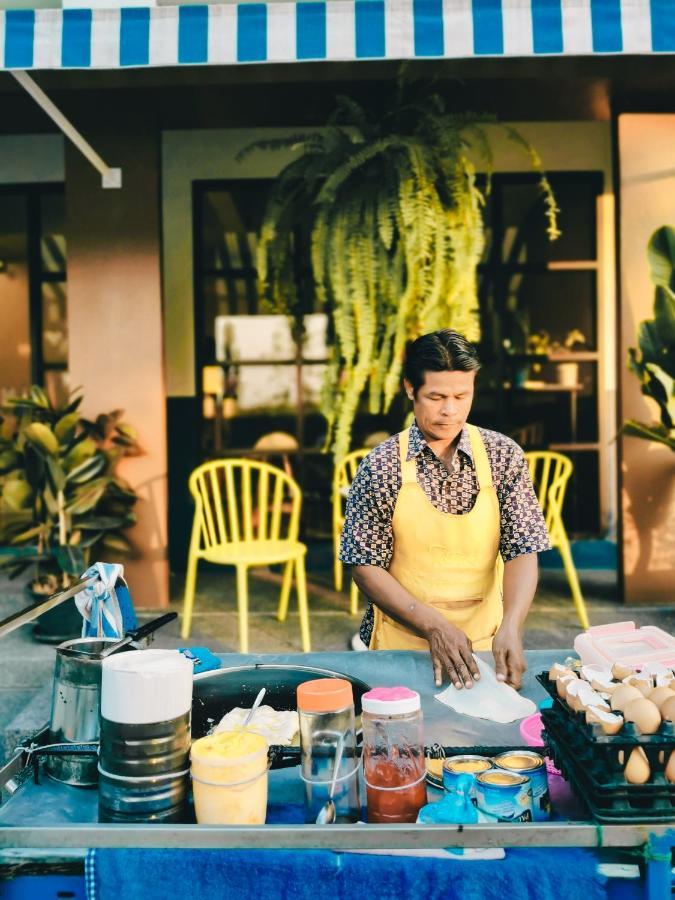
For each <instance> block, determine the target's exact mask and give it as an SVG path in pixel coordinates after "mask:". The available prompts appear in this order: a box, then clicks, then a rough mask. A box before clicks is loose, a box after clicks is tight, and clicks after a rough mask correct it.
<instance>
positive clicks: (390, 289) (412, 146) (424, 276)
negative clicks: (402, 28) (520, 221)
mask: <svg viewBox="0 0 675 900" xmlns="http://www.w3.org/2000/svg"><path fill="white" fill-rule="evenodd" d="M494 124H497V123H496V122H495V119H494V117H492V116H488V115H477V114H473V113H464V114H459V115H458V114H455V113H452V112H450V111H448V110H447V109H446V106H445V101H444V99H443V97H441V96H440V95H439V94H436V93H433V92H430V91H428V90H427V89H426V88H424V87H422V88H421V89H419V88H418V87H417V86H415V85H411V84H410V83H406V82H405V80H404V79H403V78H401V79H399V81H398V84H397V86H396V93H395V96H394V98H393V101H392V102H391V103H388V104H382V103H381V102H380V103H378V107H377V109H365V108H364V107H362V106H360V105H359V104H358V103H357V102H355V101H354V100H353V99H352V98H350V97H340V98H338V102H337V106H336V109H335V111H334V113H333V114H332V116H331V117H330V119H329V121H328V123H327V126H326V128H324V129H323V130H322V131H320V132H313V133H307V134H299V135H294V136H293V137H291V138H289V139H287V140H282V141H266V142H262V143H257V144H254V145H253V146H252V147H250V148H248V150H247V151H246V152H251V151H252V150H255V149H263V150H269V149H274V150H278V149H281V148H285V149H290V150H291V151H292V152H293V153H294V154H296V155H295V158H294V159H293V160H292V162H290V163H289V164H288V165H287V166H286V167H285V168H284V169H283V171H282V172H281V173H280V174H279V176H278V177H277V179H276V180H275V183H274V186H273V189H272V192H271V195H270V199H269V202H268V206H267V210H266V213H265V218H264V221H263V224H262V228H261V232H260V237H259V241H258V246H257V261H256V266H257V271H258V276H259V280H260V294H261V297H262V298H264V299H265V300H266V301H267V302H268V304H269V305H270V306H271V309H272V310H273V311H276V312H283V313H288V314H292V315H294V316H296V317H298V316H300V315H301V313H302V302H301V290H300V288H299V284H298V277H297V265H295V262H294V250H295V248H296V246H297V241H298V236H299V235H303V234H304V235H307V237H308V241H307V242H308V244H309V250H308V253H309V258H310V260H309V261H310V266H311V271H312V279H313V284H314V288H315V290H316V296H317V300H318V301H319V303H323V304H325V305H326V306H327V308H328V310H329V312H330V314H331V316H332V330H333V332H334V335H335V340H334V345H333V348H332V354H331V359H330V363H329V365H328V367H327V376H326V380H325V382H324V390H323V396H322V403H321V406H322V412H323V414H324V416H325V417H326V420H327V426H328V427H327V439H326V447H327V448H330V449H332V451H333V454H334V456H335V458H336V459H342V458H343V457H344V456H345V454H346V453H347V452H348V450H349V447H350V443H351V431H352V424H353V421H354V418H355V415H356V412H357V409H358V407H359V404H360V403H361V401H362V398H363V397H364V396H365V397H367V399H368V408H369V411H370V413H372V414H378V413H380V412H383V411H384V412H386V411H387V410H388V409H389V408H390V406H391V404H392V401H393V399H394V397H395V396H396V395H397V393H398V389H399V386H400V375H401V366H402V361H403V354H404V350H405V345H406V342H407V341H408V340H410V339H414V338H416V337H418V336H419V335H421V334H424V333H425V332H428V331H433V330H435V329H438V328H455V329H456V330H458V331H461V332H462V333H463V334H465V335H466V337H467V338H469V340H474V341H475V340H477V339H478V338H479V336H480V334H479V315H478V312H479V309H478V305H479V304H478V290H477V267H478V264H479V262H480V259H481V257H482V254H483V250H484V246H485V238H484V233H483V213H482V210H483V206H484V203H485V197H486V194H487V192H488V191H489V186H490V177H489V176H490V172H491V170H492V147H491V143H490V140H491V135H490V133H489V131H488V129H487V126H489V125H494ZM499 127H500V128H502V130H503V131H504V132H505V133H506V135H507V136H508V138H509V139H510V140H512V141H513V142H514V143H515V144H516V145H517V146H519V147H520V148H521V149H522V150H523V152H524V153H525V154H526V156H527V158H528V159H529V161H530V163H531V165H532V167H533V169H534V170H535V171H537V172H538V173H539V175H540V182H539V183H540V189H541V192H542V194H543V197H544V207H545V217H546V222H545V226H546V229H547V232H548V235H549V237H550V238H551V239H552V240H553V239H555V238H556V237H557V236H558V234H559V231H558V225H557V213H558V208H557V206H556V202H555V198H554V196H553V192H552V190H551V187H550V184H549V183H548V181H547V179H546V177H545V175H544V172H543V169H542V164H541V161H540V159H539V157H538V155H537V153H536V152H535V150H534V149H533V148H532V147H531V146H530V145H529V143H528V142H527V141H526V140H525V139H524V138H523V137H522V135H521V134H519V133H518V132H517V131H515V130H514V129H513V128H510V127H509V126H506V125H499ZM476 160H478V161H479V164H480V166H481V169H482V171H483V172H485V173H486V174H487V178H486V181H485V186H483V183H482V182H481V181H479V179H478V173H477V170H476ZM542 224H544V223H542Z"/></svg>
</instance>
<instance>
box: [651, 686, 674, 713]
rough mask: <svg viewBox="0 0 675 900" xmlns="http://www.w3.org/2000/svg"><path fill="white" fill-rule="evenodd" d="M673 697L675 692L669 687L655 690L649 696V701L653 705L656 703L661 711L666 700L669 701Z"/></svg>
mask: <svg viewBox="0 0 675 900" xmlns="http://www.w3.org/2000/svg"><path fill="white" fill-rule="evenodd" d="M671 697H675V691H672V690H671V689H670V688H669V687H657V688H654V690H653V691H652V692H651V694H650V695H649V699H650V700H651V701H652V703H655V704H656V705H657V706H658V708H659V709H661V707H662V706H663V704H664V703H665V702H666V700H669V699H670V698H671Z"/></svg>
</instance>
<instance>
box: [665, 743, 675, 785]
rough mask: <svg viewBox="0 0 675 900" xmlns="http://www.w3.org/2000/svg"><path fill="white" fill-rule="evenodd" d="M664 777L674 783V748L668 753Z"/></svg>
mask: <svg viewBox="0 0 675 900" xmlns="http://www.w3.org/2000/svg"><path fill="white" fill-rule="evenodd" d="M666 778H667V779H668V781H669V782H670V783H671V784H675V750H673V752H672V753H671V754H670V757H669V759H668V765H667V766H666Z"/></svg>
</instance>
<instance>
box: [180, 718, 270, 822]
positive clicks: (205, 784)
mask: <svg viewBox="0 0 675 900" xmlns="http://www.w3.org/2000/svg"><path fill="white" fill-rule="evenodd" d="M190 756H191V760H192V763H191V769H190V772H191V775H192V792H193V796H194V803H195V814H196V816H197V821H198V822H199V823H200V825H263V824H264V822H265V817H266V815H267V741H266V740H265V738H264V737H263V736H262V735H260V734H256V733H255V732H253V731H242V730H239V731H221V732H220V733H219V734H211V735H208V736H207V737H203V738H200V739H199V740H197V741H195V742H194V744H193V745H192V750H191V752H190Z"/></svg>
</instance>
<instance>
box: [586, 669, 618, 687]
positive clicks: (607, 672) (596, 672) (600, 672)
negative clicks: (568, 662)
mask: <svg viewBox="0 0 675 900" xmlns="http://www.w3.org/2000/svg"><path fill="white" fill-rule="evenodd" d="M581 677H582V678H583V679H585V680H586V681H587V682H588V683H589V684H591V683H592V682H593V679H594V678H598V677H599V678H603V679H604V680H605V681H611V680H612V670H611V669H606V668H605V667H604V666H594V665H593V666H582V667H581Z"/></svg>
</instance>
